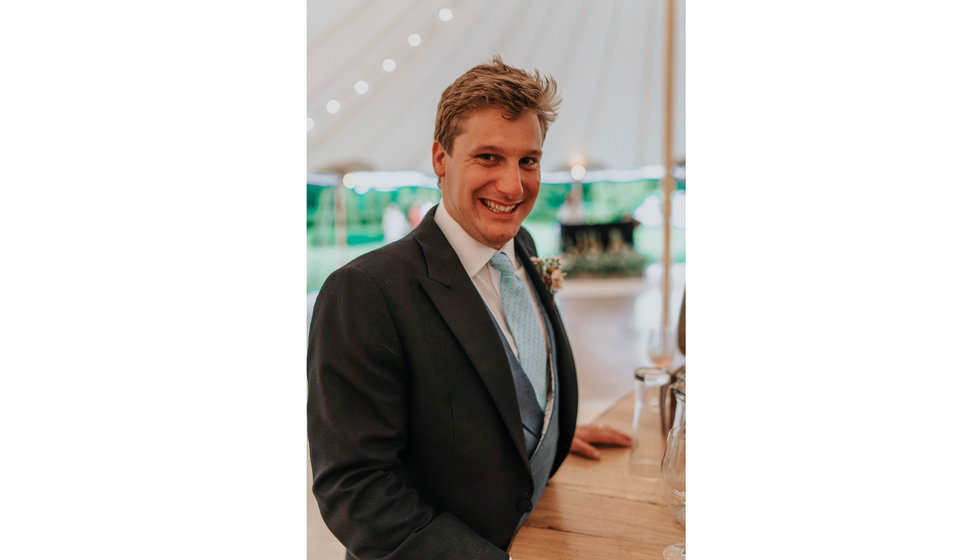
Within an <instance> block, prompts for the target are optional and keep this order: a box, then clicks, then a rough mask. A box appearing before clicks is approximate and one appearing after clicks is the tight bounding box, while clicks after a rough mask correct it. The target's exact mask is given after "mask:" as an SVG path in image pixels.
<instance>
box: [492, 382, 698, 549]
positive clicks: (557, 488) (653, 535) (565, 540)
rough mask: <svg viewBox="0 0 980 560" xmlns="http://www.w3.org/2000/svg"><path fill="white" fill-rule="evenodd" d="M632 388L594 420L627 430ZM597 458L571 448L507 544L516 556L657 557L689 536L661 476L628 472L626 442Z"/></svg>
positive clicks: (630, 412) (603, 452) (631, 405)
mask: <svg viewBox="0 0 980 560" xmlns="http://www.w3.org/2000/svg"><path fill="white" fill-rule="evenodd" d="M632 421H633V396H632V394H630V395H627V396H626V397H623V398H622V399H620V400H619V401H618V402H617V403H616V404H615V405H613V406H612V408H610V409H609V410H607V411H606V412H605V413H603V414H602V415H601V416H600V417H599V419H598V420H596V422H595V424H597V425H606V426H611V427H613V428H616V429H618V430H621V431H623V432H625V433H630V430H631V429H632ZM600 452H601V453H602V458H601V459H600V460H598V461H593V460H589V459H585V458H584V457H579V456H577V455H569V456H568V458H567V459H565V462H564V463H563V464H562V466H561V468H560V469H559V470H558V473H557V474H555V476H554V477H553V478H552V479H551V482H550V483H549V484H548V487H547V488H546V489H545V491H544V494H542V496H541V500H540V501H539V502H538V505H537V507H535V509H534V511H533V512H532V513H531V515H530V516H529V517H528V519H527V521H526V522H525V523H524V526H523V527H522V528H521V529H520V531H518V533H517V536H516V537H515V539H514V542H513V544H512V545H511V548H510V555H511V556H512V557H513V558H514V560H577V559H583V560H585V559H588V560H624V559H634V558H635V559H641V558H642V559H647V560H648V559H659V558H661V552H662V551H663V549H664V548H666V547H668V546H670V545H672V544H675V543H679V542H683V541H684V537H685V531H684V526H683V525H681V524H680V522H679V521H678V520H677V518H676V517H675V516H674V511H675V510H676V508H677V506H676V505H672V504H669V503H668V500H667V496H666V495H665V494H664V491H663V487H662V486H661V483H660V482H659V481H657V482H652V481H648V480H643V479H641V478H638V477H635V476H632V475H630V474H629V457H630V452H629V449H628V448H615V447H603V448H601V449H600Z"/></svg>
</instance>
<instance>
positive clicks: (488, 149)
mask: <svg viewBox="0 0 980 560" xmlns="http://www.w3.org/2000/svg"><path fill="white" fill-rule="evenodd" d="M502 151H503V150H501V149H500V148H499V147H497V146H494V145H493V144H483V145H481V146H477V147H475V148H473V153H475V154H480V153H484V152H493V153H497V154H499V153H500V152H502ZM541 153H542V152H541V150H537V149H535V150H531V151H529V152H527V153H526V154H525V155H529V156H537V157H540V156H541Z"/></svg>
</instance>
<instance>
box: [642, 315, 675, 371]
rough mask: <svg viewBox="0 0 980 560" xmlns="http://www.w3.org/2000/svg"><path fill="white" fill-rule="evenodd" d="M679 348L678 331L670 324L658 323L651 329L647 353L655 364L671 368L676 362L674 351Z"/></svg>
mask: <svg viewBox="0 0 980 560" xmlns="http://www.w3.org/2000/svg"><path fill="white" fill-rule="evenodd" d="M676 350H677V333H676V332H675V331H674V327H672V326H670V325H657V326H655V327H653V329H651V330H650V337H649V338H647V354H648V355H649V356H650V360H651V361H652V362H653V365H655V366H657V367H662V368H669V367H670V364H671V363H673V362H674V352H675V351H676Z"/></svg>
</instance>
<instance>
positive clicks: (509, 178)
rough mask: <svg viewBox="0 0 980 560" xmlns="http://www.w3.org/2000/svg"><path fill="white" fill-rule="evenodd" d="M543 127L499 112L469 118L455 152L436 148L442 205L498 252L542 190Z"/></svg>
mask: <svg viewBox="0 0 980 560" xmlns="http://www.w3.org/2000/svg"><path fill="white" fill-rule="evenodd" d="M540 159H541V126H540V125H539V124H538V118H537V117H536V116H535V115H534V113H532V112H531V111H527V110H525V111H524V112H522V113H521V116H520V117H518V118H516V119H513V120H507V119H505V118H504V117H503V111H502V110H501V109H496V108H492V107H491V108H488V109H482V110H480V111H476V112H474V113H471V114H470V115H469V116H468V117H466V118H465V119H464V120H463V126H462V130H461V132H460V134H459V135H458V136H456V139H455V140H454V141H453V153H452V155H450V154H449V153H448V152H446V151H445V150H444V149H443V148H442V145H440V144H439V142H435V143H433V145H432V168H433V169H434V170H435V173H436V175H437V176H439V177H440V178H441V179H442V204H443V205H445V207H446V210H447V211H448V212H449V215H450V216H452V217H453V218H454V219H455V220H456V222H458V223H459V225H461V226H463V229H464V230H466V233H468V234H470V237H472V238H473V239H475V240H477V241H479V242H480V243H483V244H484V245H487V246H488V247H493V248H495V249H500V248H501V247H503V245H504V243H507V242H508V241H509V240H511V239H513V237H514V236H515V235H517V230H518V228H520V227H521V223H522V222H523V221H524V218H526V217H527V215H528V214H529V213H530V212H531V209H532V208H533V207H534V201H535V199H537V197H538V190H539V189H540V188H541V170H540V166H539V162H540Z"/></svg>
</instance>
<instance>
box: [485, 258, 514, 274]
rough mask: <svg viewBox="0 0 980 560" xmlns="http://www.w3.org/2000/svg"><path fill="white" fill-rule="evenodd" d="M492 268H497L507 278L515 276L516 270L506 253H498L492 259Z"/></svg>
mask: <svg viewBox="0 0 980 560" xmlns="http://www.w3.org/2000/svg"><path fill="white" fill-rule="evenodd" d="M490 266H492V267H494V268H496V269H497V270H499V271H500V273H501V274H503V275H504V276H507V275H509V274H514V268H513V266H511V264H510V259H509V258H508V257H507V254H506V253H497V254H495V255H494V256H493V257H492V258H491V259H490Z"/></svg>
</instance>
